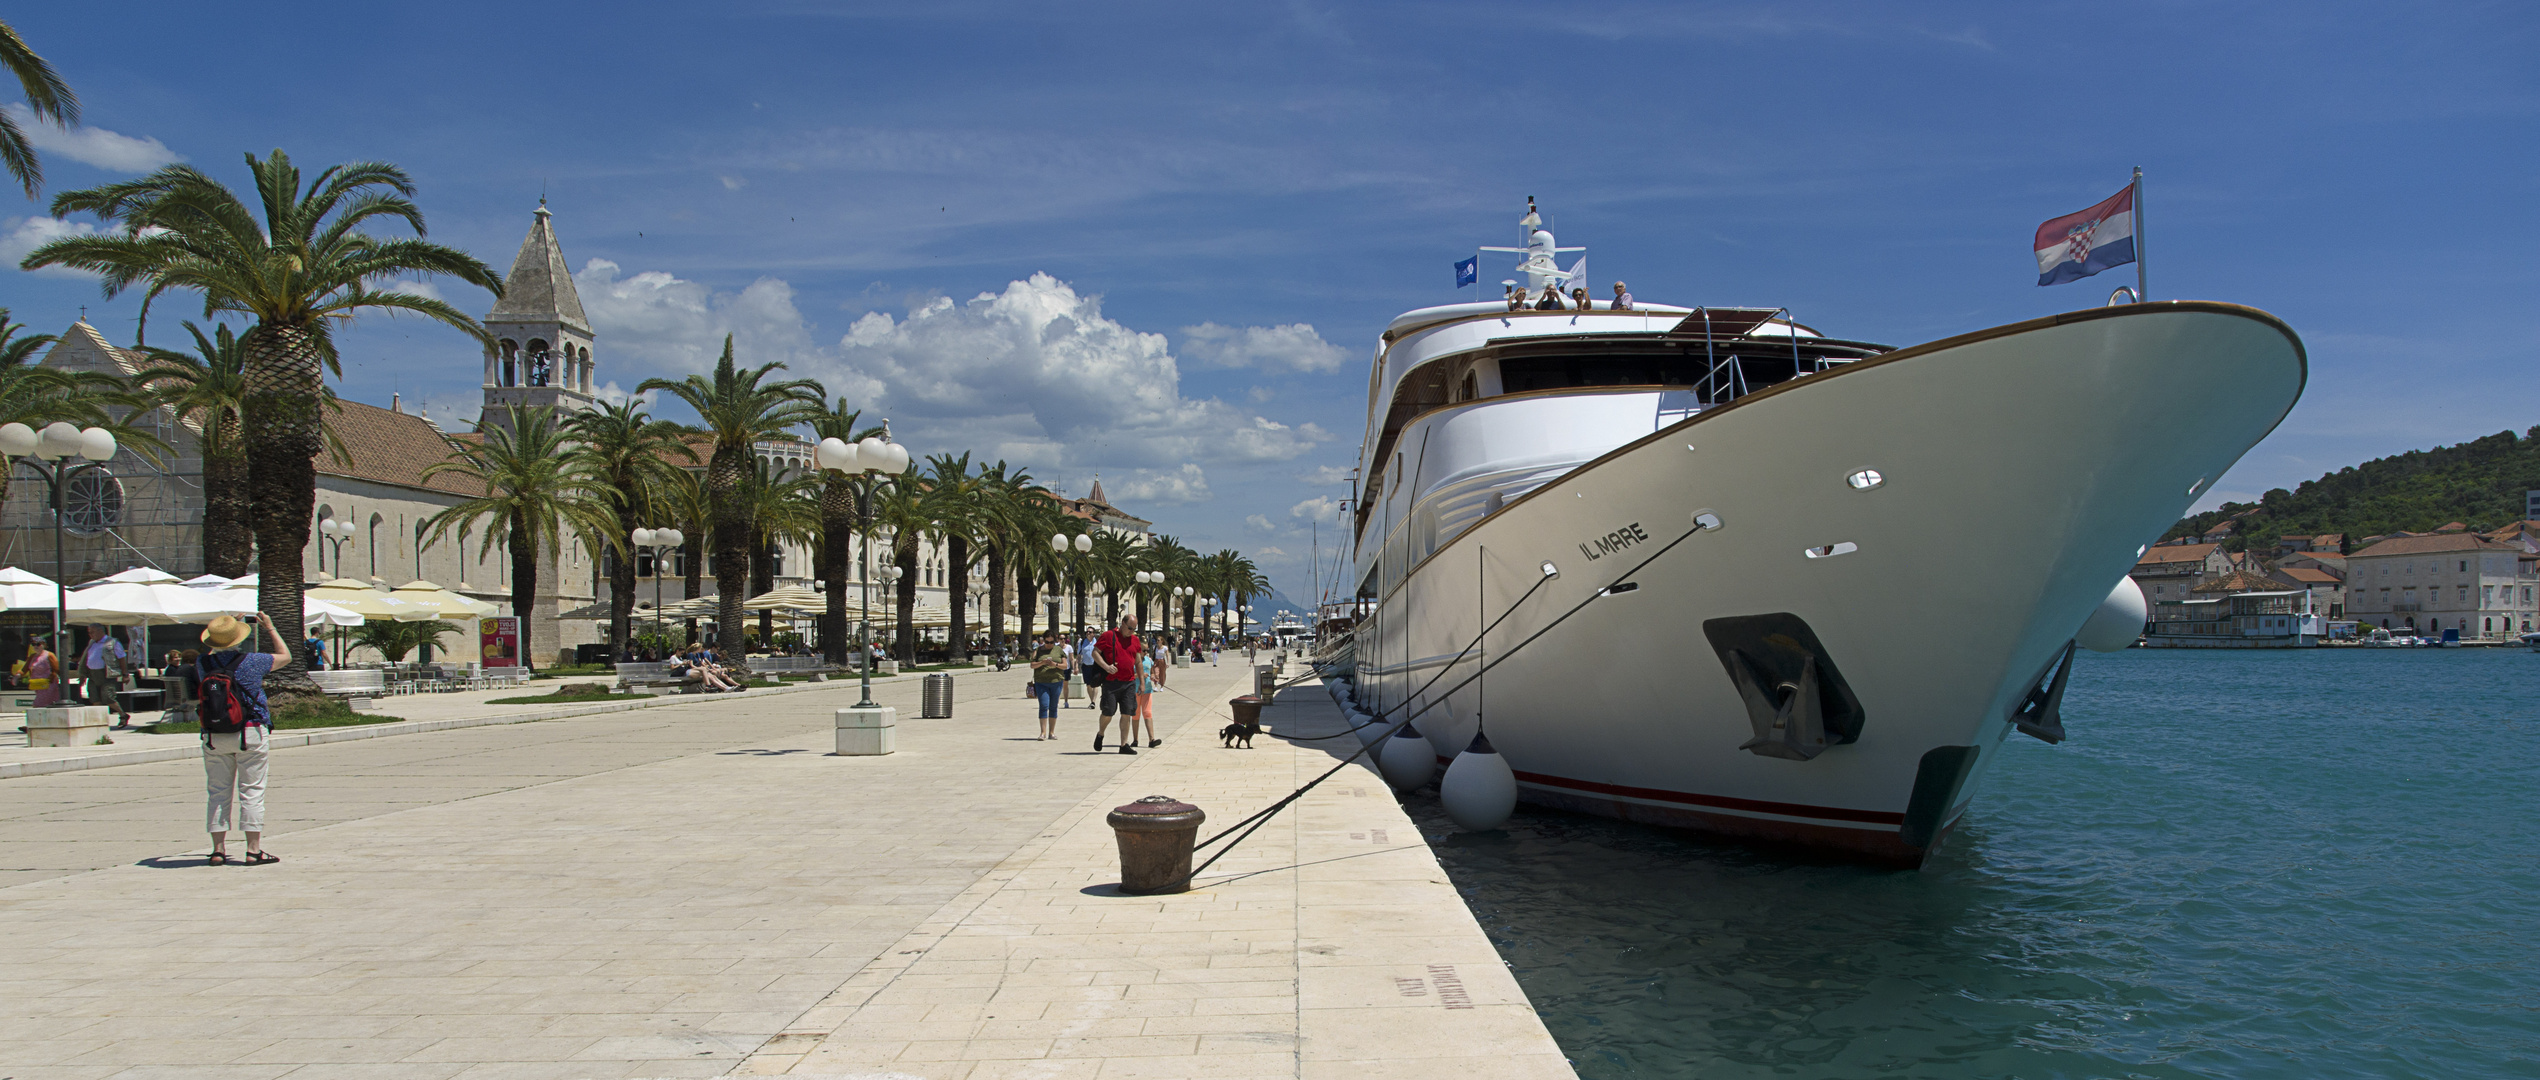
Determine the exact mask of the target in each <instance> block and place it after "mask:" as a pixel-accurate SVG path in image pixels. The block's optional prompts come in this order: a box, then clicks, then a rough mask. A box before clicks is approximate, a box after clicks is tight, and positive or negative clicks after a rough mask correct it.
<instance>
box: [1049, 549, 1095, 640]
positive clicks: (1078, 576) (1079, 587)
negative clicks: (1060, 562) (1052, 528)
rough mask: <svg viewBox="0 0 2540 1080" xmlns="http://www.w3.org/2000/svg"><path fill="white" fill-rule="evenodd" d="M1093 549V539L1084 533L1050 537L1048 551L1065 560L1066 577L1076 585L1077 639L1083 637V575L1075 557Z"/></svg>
mask: <svg viewBox="0 0 2540 1080" xmlns="http://www.w3.org/2000/svg"><path fill="white" fill-rule="evenodd" d="M1093 549H1094V538H1093V537H1092V536H1090V535H1087V534H1085V533H1077V534H1076V535H1075V536H1072V537H1071V536H1069V535H1067V534H1066V533H1057V534H1055V535H1052V536H1051V537H1050V550H1051V551H1054V552H1057V553H1058V554H1059V555H1061V556H1063V557H1065V558H1066V559H1067V576H1068V577H1069V578H1071V579H1073V580H1074V581H1075V583H1076V593H1077V595H1076V597H1075V602H1076V636H1077V637H1079V638H1081V637H1084V636H1085V597H1084V591H1085V573H1084V570H1083V568H1082V567H1081V566H1080V565H1079V563H1078V561H1077V556H1081V555H1083V554H1085V553H1086V552H1089V551H1092V550H1093ZM1071 553H1072V554H1071Z"/></svg>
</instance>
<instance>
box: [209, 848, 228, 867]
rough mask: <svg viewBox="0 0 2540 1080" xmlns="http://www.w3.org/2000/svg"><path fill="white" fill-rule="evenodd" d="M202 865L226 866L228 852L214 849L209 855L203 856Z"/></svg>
mask: <svg viewBox="0 0 2540 1080" xmlns="http://www.w3.org/2000/svg"><path fill="white" fill-rule="evenodd" d="M203 865H205V866H227V865H229V854H228V853H227V852H222V851H215V852H213V853H211V854H209V855H206V856H203Z"/></svg>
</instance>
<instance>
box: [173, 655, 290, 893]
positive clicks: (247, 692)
mask: <svg viewBox="0 0 2540 1080" xmlns="http://www.w3.org/2000/svg"><path fill="white" fill-rule="evenodd" d="M259 630H261V631H263V633H262V634H261V635H259V634H257V633H256V632H257V631H259ZM251 636H256V637H261V638H262V639H263V640H264V641H268V642H271V643H272V651H270V652H255V651H252V650H250V649H248V648H245V647H244V646H247V645H250V644H253V642H251V641H250V640H249V638H250V637H251ZM203 645H204V647H205V649H206V650H207V651H206V652H204V654H203V656H202V658H201V659H199V660H196V661H195V662H194V682H195V686H196V688H197V690H196V696H197V697H198V698H201V699H202V700H201V706H200V713H201V717H202V726H203V781H204V783H203V790H204V796H205V799H206V802H207V804H208V805H207V806H206V807H205V811H204V823H203V824H204V829H205V830H206V831H208V832H210V833H211V834H212V854H211V856H210V857H209V858H208V859H206V860H204V864H205V865H207V866H226V865H228V864H229V861H230V860H229V825H230V804H231V803H232V802H233V801H234V802H236V803H237V817H238V828H239V830H240V831H241V832H244V833H246V834H247V853H246V855H245V856H244V857H243V858H241V859H240V860H239V861H240V862H242V863H245V864H247V865H249V866H261V865H264V864H266V863H276V862H281V861H282V860H281V859H279V858H277V857H275V856H274V854H273V853H272V852H269V851H266V850H265V845H264V839H265V752H266V750H267V749H268V748H269V747H270V746H271V744H272V742H273V710H272V709H270V708H269V707H267V706H266V704H265V676H266V675H269V674H272V672H273V670H274V669H275V668H278V667H282V666H285V665H287V664H289V663H290V662H291V648H290V646H288V645H285V644H283V642H282V632H281V631H279V630H275V629H274V628H273V620H272V619H270V618H268V617H266V616H265V614H264V613H263V612H261V611H260V612H257V613H256V616H255V621H254V622H253V623H252V624H250V623H243V622H240V621H238V620H237V619H234V618H231V617H229V616H227V615H223V616H221V617H220V618H217V619H214V620H212V624H211V625H210V626H207V627H204V628H203ZM214 680H218V681H217V682H215V681H214ZM206 689H209V690H211V691H212V692H211V693H210V694H209V695H208V696H207V695H205V694H204V693H203V691H204V690H206ZM232 702H235V703H236V718H237V720H238V722H239V727H238V730H236V731H226V732H224V731H215V730H213V729H214V728H216V727H225V726H228V725H227V724H226V723H225V722H224V721H225V720H227V719H228V717H229V712H228V708H229V706H230V703H232Z"/></svg>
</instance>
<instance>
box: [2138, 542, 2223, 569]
mask: <svg viewBox="0 0 2540 1080" xmlns="http://www.w3.org/2000/svg"><path fill="white" fill-rule="evenodd" d="M2221 546H2222V545H2220V544H2163V545H2161V546H2159V547H2155V548H2148V549H2146V550H2145V551H2144V552H2143V557H2142V558H2140V559H2136V560H2134V565H2136V566H2156V565H2159V564H2161V563H2190V562H2193V563H2201V562H2204V561H2205V556H2207V555H2211V554H2213V553H2214V549H2215V548H2218V547H2221Z"/></svg>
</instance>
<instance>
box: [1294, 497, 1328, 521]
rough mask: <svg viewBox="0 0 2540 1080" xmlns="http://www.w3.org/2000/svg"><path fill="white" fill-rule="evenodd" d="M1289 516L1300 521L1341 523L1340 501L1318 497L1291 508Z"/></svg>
mask: <svg viewBox="0 0 2540 1080" xmlns="http://www.w3.org/2000/svg"><path fill="white" fill-rule="evenodd" d="M1288 516H1289V517H1292V518H1295V519H1297V520H1299V521H1339V520H1340V519H1341V503H1340V500H1338V499H1333V498H1328V497H1325V496H1322V495H1317V496H1315V497H1313V498H1311V499H1307V500H1305V501H1304V502H1301V503H1298V504H1296V505H1295V506H1291V507H1289V508H1288Z"/></svg>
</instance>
